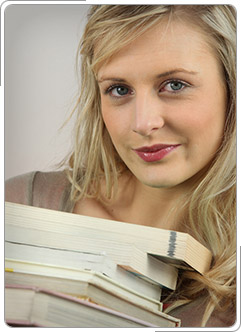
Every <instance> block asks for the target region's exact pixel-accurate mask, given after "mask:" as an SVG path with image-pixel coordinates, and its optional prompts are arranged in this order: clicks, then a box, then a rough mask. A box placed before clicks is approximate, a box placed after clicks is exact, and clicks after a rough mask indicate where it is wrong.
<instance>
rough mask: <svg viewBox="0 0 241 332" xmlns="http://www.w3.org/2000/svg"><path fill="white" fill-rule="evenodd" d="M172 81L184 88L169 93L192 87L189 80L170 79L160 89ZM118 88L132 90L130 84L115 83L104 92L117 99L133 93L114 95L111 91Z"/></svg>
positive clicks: (176, 92)
mask: <svg viewBox="0 0 241 332" xmlns="http://www.w3.org/2000/svg"><path fill="white" fill-rule="evenodd" d="M171 83H178V84H182V88H181V89H178V90H176V91H175V90H172V91H169V92H168V91H167V93H170V94H178V93H179V92H180V91H183V90H184V89H185V88H187V87H190V86H191V85H190V84H189V83H187V82H184V81H182V80H180V79H170V80H168V81H165V82H164V83H163V84H161V86H160V89H159V92H160V91H161V89H163V88H165V87H166V86H167V85H168V84H171ZM116 88H125V89H128V92H130V90H131V89H130V88H129V87H128V86H125V85H121V84H113V85H111V86H109V87H108V88H107V89H106V90H105V91H104V94H105V95H107V94H109V95H110V96H111V97H112V98H116V99H120V98H124V97H126V96H129V95H131V94H132V93H128V94H125V95H123V96H121V95H119V96H114V95H111V92H112V91H113V90H114V89H116ZM160 93H163V92H160Z"/></svg>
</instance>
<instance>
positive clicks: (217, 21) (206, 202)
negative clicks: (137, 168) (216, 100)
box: [68, 5, 236, 326]
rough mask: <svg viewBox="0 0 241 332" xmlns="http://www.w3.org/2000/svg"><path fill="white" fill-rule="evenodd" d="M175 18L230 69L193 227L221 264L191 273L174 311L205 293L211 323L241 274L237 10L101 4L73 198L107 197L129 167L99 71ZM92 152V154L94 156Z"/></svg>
mask: <svg viewBox="0 0 241 332" xmlns="http://www.w3.org/2000/svg"><path fill="white" fill-rule="evenodd" d="M165 17H168V19H169V23H170V22H171V20H173V19H179V20H183V21H184V22H188V24H192V25H194V26H195V28H196V29H199V31H201V32H202V33H203V36H204V37H205V38H206V41H207V43H208V44H209V45H210V47H211V48H212V49H213V51H214V54H215V55H216V57H217V61H219V63H220V65H221V67H222V69H223V80H224V82H225V83H226V91H227V97H228V103H227V110H226V122H225V128H224V134H223V140H222V144H221V147H220V148H219V150H218V151H217V153H216V156H215V159H214V160H213V162H212V165H211V166H210V167H209V168H208V170H207V171H206V173H205V175H204V176H203V178H202V179H201V180H200V182H199V183H198V184H197V185H196V186H195V188H193V190H192V192H191V193H189V194H188V197H187V200H186V206H187V210H188V214H187V217H186V225H185V227H186V228H187V229H188V231H189V232H190V234H192V235H193V236H194V237H195V238H196V239H197V240H198V241H199V242H201V243H202V244H203V245H205V246H206V247H207V248H209V249H210V250H211V252H212V254H213V261H212V265H211V268H210V270H209V271H207V272H206V273H204V274H203V275H200V274H199V273H197V272H195V271H184V272H183V273H182V275H181V277H180V283H179V287H178V289H177V292H176V293H175V296H176V298H175V299H176V300H175V301H174V304H173V306H171V307H170V309H169V311H170V310H171V309H173V308H174V307H176V306H178V305H180V304H183V303H188V302H190V301H192V300H194V299H196V298H197V297H199V296H200V294H205V296H206V298H207V299H208V305H207V306H206V310H205V313H204V316H203V320H202V326H205V325H206V323H207V321H208V319H209V317H210V316H211V314H212V312H213V310H214V309H218V310H226V309H228V308H229V307H230V306H233V305H234V304H235V295H236V288H235V285H236V283H235V276H236V241H235V239H236V221H235V219H236V205H235V204H236V203H235V201H236V188H235V176H236V11H235V9H234V7H232V6H229V5H95V6H92V7H91V10H90V12H89V15H88V22H87V24H86V28H85V31H84V34H83V37H82V39H81V41H80V44H79V49H78V60H77V66H78V68H79V69H78V70H79V71H80V73H81V89H80V95H79V98H78V101H77V104H76V107H75V109H74V111H73V113H76V115H77V119H76V127H75V143H74V150H73V153H72V155H71V157H70V159H69V166H70V170H69V171H68V177H69V180H70V182H71V183H72V191H71V198H72V199H73V200H74V201H77V200H79V199H81V198H83V197H94V198H96V199H101V183H103V182H102V180H103V179H104V181H105V184H106V186H105V187H106V193H105V195H106V198H108V199H110V198H111V197H112V195H114V194H115V192H116V190H117V188H118V177H119V176H120V175H121V174H122V172H123V171H124V170H125V169H126V166H125V165H124V163H123V162H122V160H121V159H120V158H119V156H118V154H117V152H116V150H115V148H114V146H113V144H112V142H111V139H110V136H109V134H108V132H107V130H106V128H105V125H104V122H103V119H102V116H101V108H100V92H99V87H98V84H97V80H96V75H97V73H98V69H99V68H100V67H101V65H103V64H104V63H105V61H107V60H108V59H109V58H110V56H112V55H113V54H114V53H115V52H117V51H118V50H120V49H121V48H123V47H124V46H126V45H127V44H128V43H130V42H131V41H133V40H134V39H135V38H137V37H138V36H140V35H141V34H143V33H144V32H145V31H146V30H148V29H149V28H150V27H152V26H154V25H155V24H157V23H158V22H160V21H161V20H162V19H163V18H165ZM90 151H91V153H90Z"/></svg>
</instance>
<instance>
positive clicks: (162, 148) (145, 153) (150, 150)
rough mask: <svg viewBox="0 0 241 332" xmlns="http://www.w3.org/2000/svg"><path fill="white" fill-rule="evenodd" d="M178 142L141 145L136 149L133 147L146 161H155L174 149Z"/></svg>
mask: <svg viewBox="0 0 241 332" xmlns="http://www.w3.org/2000/svg"><path fill="white" fill-rule="evenodd" d="M178 146H180V144H170V145H169V144H168V145H167V144H156V145H152V146H143V147H141V148H138V149H134V151H135V152H136V154H137V155H138V156H139V157H140V158H141V159H142V160H144V161H146V162H155V161H159V160H162V159H163V158H165V157H166V155H168V154H169V153H171V152H172V151H173V150H175V149H176V148H177V147H178Z"/></svg>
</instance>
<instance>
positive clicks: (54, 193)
mask: <svg viewBox="0 0 241 332" xmlns="http://www.w3.org/2000/svg"><path fill="white" fill-rule="evenodd" d="M69 190H70V183H69V181H68V179H67V177H66V175H65V172H64V171H59V172H31V173H27V174H23V175H19V176H16V177H14V178H11V179H9V180H7V181H6V186H5V200H6V201H9V202H13V203H19V204H25V205H32V206H37V207H43V208H47V209H53V210H66V207H65V205H66V203H67V201H68V198H69Z"/></svg>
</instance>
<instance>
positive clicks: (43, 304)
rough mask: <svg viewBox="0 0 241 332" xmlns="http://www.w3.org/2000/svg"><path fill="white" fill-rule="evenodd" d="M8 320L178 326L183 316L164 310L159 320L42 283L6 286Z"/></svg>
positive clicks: (50, 324) (19, 322) (22, 323)
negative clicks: (148, 318)
mask: <svg viewBox="0 0 241 332" xmlns="http://www.w3.org/2000/svg"><path fill="white" fill-rule="evenodd" d="M5 321H6V323H7V324H9V325H11V326H17V325H19V326H42V327H67V328H68V327H92V328H98V327H112V328H120V327H130V328H133V327H155V328H157V327H163V326H164V327H177V326H180V320H178V319H176V318H173V317H171V316H169V315H166V314H164V313H160V320H159V324H158V325H155V324H151V323H149V322H146V321H144V320H142V319H138V318H135V317H132V316H130V315H126V314H124V313H121V312H118V311H115V310H112V309H108V308H105V307H103V306H100V305H98V304H95V303H91V302H89V301H86V300H82V299H78V298H76V297H73V296H69V295H65V294H62V293H58V292H53V291H50V290H47V289H41V288H38V287H26V286H19V285H6V286H5Z"/></svg>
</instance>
